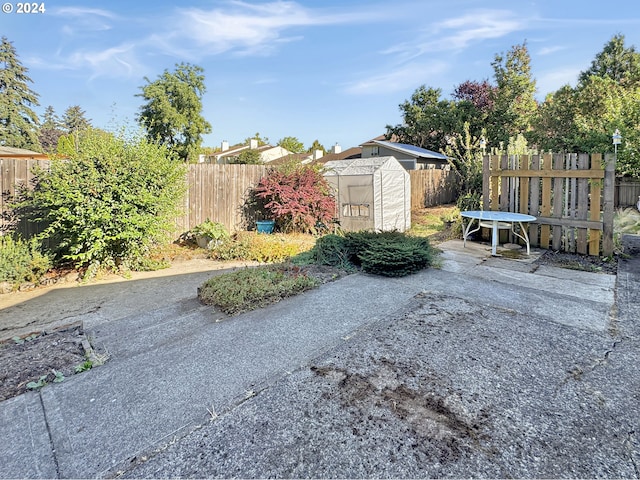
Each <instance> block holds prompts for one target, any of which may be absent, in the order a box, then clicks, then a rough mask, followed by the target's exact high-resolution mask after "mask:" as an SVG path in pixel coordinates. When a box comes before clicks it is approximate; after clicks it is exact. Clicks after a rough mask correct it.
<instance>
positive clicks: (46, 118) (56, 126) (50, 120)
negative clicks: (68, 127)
mask: <svg viewBox="0 0 640 480" xmlns="http://www.w3.org/2000/svg"><path fill="white" fill-rule="evenodd" d="M63 134H64V130H62V122H61V121H60V119H59V118H58V115H56V112H55V110H54V109H53V107H52V106H51V105H49V106H48V107H47V108H46V109H45V111H44V115H43V117H42V124H41V125H40V134H39V139H40V145H42V149H43V150H44V151H45V152H54V151H55V150H56V148H57V147H58V140H59V139H60V137H61V136H62V135H63Z"/></svg>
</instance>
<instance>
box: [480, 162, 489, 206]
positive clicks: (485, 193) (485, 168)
mask: <svg viewBox="0 0 640 480" xmlns="http://www.w3.org/2000/svg"><path fill="white" fill-rule="evenodd" d="M490 163H491V157H490V156H489V155H483V157H482V210H489V208H490V207H489V200H490V198H491V172H490Z"/></svg>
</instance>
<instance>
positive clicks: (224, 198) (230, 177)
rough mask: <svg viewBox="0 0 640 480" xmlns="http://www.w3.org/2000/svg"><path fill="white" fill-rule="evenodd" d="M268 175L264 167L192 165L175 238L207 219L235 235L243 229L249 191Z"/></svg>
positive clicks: (188, 174)
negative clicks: (245, 205)
mask: <svg viewBox="0 0 640 480" xmlns="http://www.w3.org/2000/svg"><path fill="white" fill-rule="evenodd" d="M266 172H267V167H266V166H265V165H217V164H211V163H200V164H195V165H189V166H188V172H187V179H186V181H187V194H186V196H185V200H184V213H183V215H182V216H180V217H179V218H177V219H176V232H175V233H176V236H177V235H180V234H181V233H183V232H186V231H187V230H190V229H191V228H193V227H195V226H196V225H198V224H200V223H202V222H204V221H205V220H207V219H209V220H211V221H213V222H219V223H222V224H223V225H224V226H225V227H227V229H228V230H229V231H232V232H234V231H237V230H241V229H242V228H243V227H244V224H243V222H244V218H243V212H242V207H243V205H244V203H245V201H246V200H247V198H248V194H249V190H250V189H251V187H253V186H255V185H257V183H258V182H259V181H260V179H261V178H262V177H263V176H264V175H265V174H266Z"/></svg>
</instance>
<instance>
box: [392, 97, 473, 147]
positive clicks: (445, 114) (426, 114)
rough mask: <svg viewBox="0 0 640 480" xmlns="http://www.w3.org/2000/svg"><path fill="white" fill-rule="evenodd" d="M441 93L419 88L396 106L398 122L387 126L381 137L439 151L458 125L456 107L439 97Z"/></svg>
mask: <svg viewBox="0 0 640 480" xmlns="http://www.w3.org/2000/svg"><path fill="white" fill-rule="evenodd" d="M441 95H442V90H440V89H439V88H427V87H426V86H425V85H422V86H420V87H419V88H418V89H416V91H415V92H413V95H411V100H405V101H404V103H402V104H400V106H399V107H400V111H401V112H402V120H403V121H402V123H401V124H398V125H395V126H391V125H387V127H386V128H387V132H386V134H385V136H386V137H387V138H391V137H392V136H394V135H395V136H396V138H398V141H399V142H400V143H408V144H411V145H416V146H418V147H423V148H427V149H430V150H435V151H439V150H442V149H444V148H445V146H446V145H447V138H448V137H450V136H451V135H452V134H453V133H454V132H456V131H460V129H461V126H462V125H461V123H460V119H459V112H458V111H457V110H456V104H455V102H453V101H450V100H444V99H442V98H441Z"/></svg>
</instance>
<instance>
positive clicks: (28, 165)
mask: <svg viewBox="0 0 640 480" xmlns="http://www.w3.org/2000/svg"><path fill="white" fill-rule="evenodd" d="M50 164H51V162H50V161H49V160H34V159H32V158H0V235H1V234H2V233H4V231H5V230H17V231H18V232H19V233H20V234H22V235H23V236H25V237H29V236H31V235H33V234H35V233H37V232H36V230H35V229H34V227H33V225H31V224H28V223H26V222H20V223H17V224H16V223H14V222H13V221H11V220H10V219H9V218H8V217H7V215H8V214H9V212H10V210H11V209H10V208H9V205H8V202H9V200H10V199H11V198H13V197H14V195H15V194H16V190H17V189H19V188H20V187H23V186H24V187H31V186H32V181H33V179H34V177H35V175H34V174H33V171H34V168H36V167H39V168H42V169H45V170H46V169H48V168H49V165H50Z"/></svg>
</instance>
